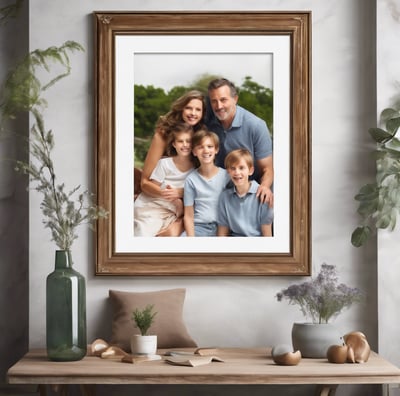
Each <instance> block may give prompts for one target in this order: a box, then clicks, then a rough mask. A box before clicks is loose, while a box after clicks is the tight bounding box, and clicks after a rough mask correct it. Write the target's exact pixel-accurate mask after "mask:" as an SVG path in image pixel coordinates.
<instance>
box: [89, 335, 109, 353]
mask: <svg viewBox="0 0 400 396" xmlns="http://www.w3.org/2000/svg"><path fill="white" fill-rule="evenodd" d="M108 347H109V345H108V343H107V342H106V341H104V340H102V339H101V338H98V339H96V340H94V341H93V342H92V343H91V344H90V349H89V350H90V354H91V355H94V356H100V355H101V353H102V352H104V351H105V350H106V349H107V348H108Z"/></svg>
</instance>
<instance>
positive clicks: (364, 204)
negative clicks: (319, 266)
mask: <svg viewBox="0 0 400 396" xmlns="http://www.w3.org/2000/svg"><path fill="white" fill-rule="evenodd" d="M381 120H382V122H383V123H384V125H385V129H383V128H370V129H369V134H370V135H371V137H372V139H373V140H374V141H375V142H376V145H377V148H376V150H375V152H374V157H375V161H376V178H375V181H374V182H373V183H369V184H366V185H364V186H362V187H361V188H360V190H359V192H358V194H357V195H356V196H355V197H354V199H355V200H356V201H358V202H359V206H358V209H357V212H358V213H359V215H360V216H361V218H362V222H361V224H360V225H359V226H358V227H357V228H356V229H355V230H354V231H353V233H352V236H351V243H352V244H353V245H354V246H356V247H360V246H362V245H363V244H364V243H365V242H366V241H367V240H368V238H369V237H370V235H371V234H372V230H373V228H381V229H388V230H391V231H392V230H393V229H394V228H395V227H396V220H397V214H398V211H399V210H400V141H399V139H398V138H397V137H396V133H397V131H398V129H399V126H400V111H399V110H396V109H392V108H388V109H385V110H383V111H382V113H381Z"/></svg>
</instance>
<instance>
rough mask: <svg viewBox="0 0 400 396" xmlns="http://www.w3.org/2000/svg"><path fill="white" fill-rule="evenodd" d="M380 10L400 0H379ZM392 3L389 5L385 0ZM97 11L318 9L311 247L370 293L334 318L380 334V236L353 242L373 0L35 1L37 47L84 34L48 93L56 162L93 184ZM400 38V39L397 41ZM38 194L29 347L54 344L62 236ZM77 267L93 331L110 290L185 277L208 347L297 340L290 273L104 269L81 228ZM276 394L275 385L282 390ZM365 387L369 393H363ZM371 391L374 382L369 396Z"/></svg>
mask: <svg viewBox="0 0 400 396" xmlns="http://www.w3.org/2000/svg"><path fill="white" fill-rule="evenodd" d="M378 3H381V5H382V7H383V8H387V7H390V6H391V7H392V8H393V7H396V5H395V3H394V2H390V1H383V0H378ZM386 3H388V4H386ZM95 10H96V11H99V10H120V11H122V10H138V11H139V10H213V11H214V10H266V11H267V10H311V11H312V21H313V22H312V29H313V42H312V101H313V106H312V161H313V162H312V167H313V172H312V198H313V202H312V252H313V260H312V263H313V268H315V269H316V270H318V268H319V266H320V264H321V263H323V262H327V263H329V264H335V265H336V266H337V267H338V269H339V271H340V278H341V280H342V281H344V282H346V283H348V284H351V285H354V286H358V287H359V288H361V289H362V290H364V291H365V292H366V293H367V301H366V303H365V304H363V305H359V306H357V307H354V308H352V309H351V311H348V312H346V313H344V314H343V315H341V316H340V317H338V318H337V320H336V324H337V326H338V327H339V328H340V329H341V330H342V332H343V333H344V332H347V331H350V330H361V331H363V332H365V334H367V337H368V339H369V340H370V342H371V344H372V346H373V347H374V349H377V347H378V341H377V324H376V320H377V311H378V309H377V293H376V282H377V277H376V271H377V265H376V246H375V243H374V241H372V242H371V244H369V246H367V247H365V248H362V249H356V248H353V247H352V245H351V244H350V235H351V232H352V230H353V229H354V227H355V226H356V225H357V221H358V218H357V215H356V213H355V210H356V205H355V201H354V200H353V196H354V195H355V193H356V192H357V190H358V188H359V187H360V185H361V183H363V182H366V181H367V180H368V179H369V178H370V177H372V175H373V164H369V162H368V152H369V150H370V149H371V146H370V144H369V139H368V136H367V133H366V130H367V129H368V127H370V126H371V125H373V124H374V123H375V114H376V111H377V110H376V103H375V97H376V88H375V1H374V0H368V1H365V0H325V1H318V2H316V1H312V0H301V1H299V0H281V1H278V0H275V1H268V2H267V1H263V0H215V1H210V0H202V1H193V2H185V1H183V0H169V1H168V3H166V2H165V1H164V0H148V1H146V2H143V1H142V0H129V1H128V0H114V1H113V2H110V1H106V0H86V1H84V2H82V1H79V0H71V1H69V2H62V1H54V0H35V1H32V2H30V48H31V49H34V48H45V47H47V46H50V45H60V44H61V43H63V42H64V41H66V40H75V41H78V42H79V43H81V44H82V45H83V46H84V47H85V48H86V52H85V53H84V54H82V53H78V54H76V55H74V56H73V57H72V75H71V76H70V77H68V78H67V79H65V80H63V81H61V82H59V83H58V84H57V85H56V86H55V87H54V88H52V89H51V90H50V91H49V93H48V97H47V99H48V102H49V108H48V110H47V112H46V123H47V127H49V128H52V129H53V130H54V132H55V135H56V158H57V161H56V164H55V166H56V169H57V174H58V175H59V177H60V179H62V180H64V181H65V182H66V184H67V185H69V186H74V185H76V184H83V185H85V186H90V183H91V181H92V174H91V172H92V159H93V157H92V153H93V139H92V137H93V72H92V70H93V51H92V45H93V36H92V34H93V25H92V17H91V13H92V12H93V11H95ZM393 40H394V42H396V43H397V40H396V39H395V37H389V42H392V41H393ZM39 202H40V200H39V197H38V196H37V195H35V194H32V195H31V199H30V346H31V347H37V346H44V343H45V279H46V276H47V274H48V273H49V272H51V271H52V269H53V265H54V250H55V246H54V244H53V243H51V242H50V241H49V234H48V230H44V229H43V226H42V217H41V213H40V211H39ZM73 257H74V261H75V265H76V268H77V269H78V270H79V271H81V272H82V273H83V274H84V275H85V276H86V277H87V303H88V338H89V341H91V340H93V339H94V338H96V337H105V338H107V337H108V336H109V332H110V322H109V320H110V312H109V307H108V304H107V295H108V289H110V288H113V289H120V290H135V291H146V290H157V289H168V288H174V287H185V288H186V289H187V297H186V303H185V310H184V317H185V321H186V324H187V327H188V329H189V331H190V333H191V334H192V335H193V337H194V338H195V339H196V340H197V342H198V343H199V344H200V345H219V346H263V345H274V344H276V343H281V342H284V343H287V342H290V331H291V326H292V323H293V322H294V321H303V318H302V315H301V313H300V311H299V310H298V308H297V307H293V306H289V305H287V304H286V303H278V302H277V301H276V299H275V297H274V296H275V294H276V292H277V291H279V290H280V289H281V288H283V287H286V286H288V285H289V284H290V283H291V282H295V281H300V280H301V279H299V278H293V277H254V278H249V277H213V278H207V277H193V278H192V277H183V278H181V277H168V278H162V277H145V278H134V277H120V278H115V277H95V276H93V273H94V262H93V254H92V234H90V232H89V231H87V230H85V229H82V230H81V233H80V238H79V240H78V241H76V243H75V245H74V247H73ZM274 394H276V393H274ZM363 394H367V393H366V392H364V393H363ZM372 394H374V393H373V392H372V393H371V395H372Z"/></svg>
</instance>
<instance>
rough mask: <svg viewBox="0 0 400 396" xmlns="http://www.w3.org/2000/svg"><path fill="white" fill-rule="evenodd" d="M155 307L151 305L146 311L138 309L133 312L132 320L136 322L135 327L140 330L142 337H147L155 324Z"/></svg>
mask: <svg viewBox="0 0 400 396" xmlns="http://www.w3.org/2000/svg"><path fill="white" fill-rule="evenodd" d="M153 309H154V305H153V304H149V305H147V306H146V307H145V308H144V309H142V310H139V309H138V308H136V309H135V310H134V311H133V312H132V320H133V321H134V322H135V327H136V328H138V329H139V330H140V334H141V335H143V336H144V335H146V334H147V331H148V330H149V329H150V327H151V325H152V324H153V322H154V318H155V316H156V315H157V312H153Z"/></svg>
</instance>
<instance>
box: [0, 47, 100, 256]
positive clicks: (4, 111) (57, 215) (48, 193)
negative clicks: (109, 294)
mask: <svg viewBox="0 0 400 396" xmlns="http://www.w3.org/2000/svg"><path fill="white" fill-rule="evenodd" d="M76 50H80V51H82V50H83V48H82V47H81V46H80V45H79V44H78V43H76V42H73V41H68V42H66V43H64V44H63V45H62V46H61V47H50V48H47V49H46V50H35V51H32V52H31V53H29V54H28V55H27V56H26V57H25V58H24V59H23V60H22V61H21V62H20V63H19V64H18V65H16V67H15V68H14V69H13V70H12V71H11V72H10V73H9V74H8V76H7V77H6V80H5V82H4V87H3V89H2V91H1V92H2V98H1V104H0V114H1V120H2V121H5V120H6V119H7V118H15V117H16V116H17V114H18V113H19V112H22V111H29V112H30V113H31V114H32V116H33V119H34V124H33V126H32V128H31V132H30V135H29V141H28V146H29V153H30V160H29V162H22V161H18V162H17V165H16V170H17V171H19V172H22V173H24V174H27V175H28V176H29V178H30V181H31V185H32V186H33V189H34V190H36V191H38V192H40V193H42V194H43V200H42V202H41V205H40V207H41V209H42V212H43V215H44V217H45V218H44V221H43V223H44V225H45V227H48V228H49V229H50V230H51V235H52V240H54V241H55V243H56V245H57V246H58V247H59V248H60V249H62V250H68V249H70V248H71V245H72V243H73V241H74V240H75V239H76V238H77V234H76V227H78V226H79V225H81V224H84V223H87V224H89V225H91V224H92V223H93V222H94V221H95V220H97V219H98V218H99V217H105V216H106V215H107V213H106V211H105V210H104V209H103V208H100V207H98V206H97V205H94V204H93V203H92V200H93V196H92V194H90V193H89V192H88V191H83V192H81V193H79V190H80V186H77V187H75V188H73V189H72V190H70V191H69V192H66V191H65V190H66V189H65V185H64V183H61V184H58V183H57V182H56V174H55V170H54V165H53V161H52V159H51V152H52V150H53V149H54V134H53V132H52V131H51V130H47V129H46V128H45V124H44V119H43V115H42V111H43V109H44V108H45V107H46V106H47V102H46V100H45V99H44V98H43V96H42V95H43V93H44V92H45V91H46V90H47V89H48V88H50V87H52V86H53V85H54V84H55V83H56V82H57V81H59V80H60V79H62V78H64V77H66V76H68V75H69V74H70V71H71V67H70V62H69V53H70V52H73V51H76ZM54 63H55V64H58V66H61V69H62V70H63V72H61V73H60V74H56V75H55V76H53V77H51V78H50V79H49V80H48V81H47V82H46V83H44V84H43V83H42V82H41V80H40V79H39V78H38V77H37V74H38V71H43V70H45V71H47V72H50V71H51V68H50V64H54ZM75 195H77V197H76V198H75Z"/></svg>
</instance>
